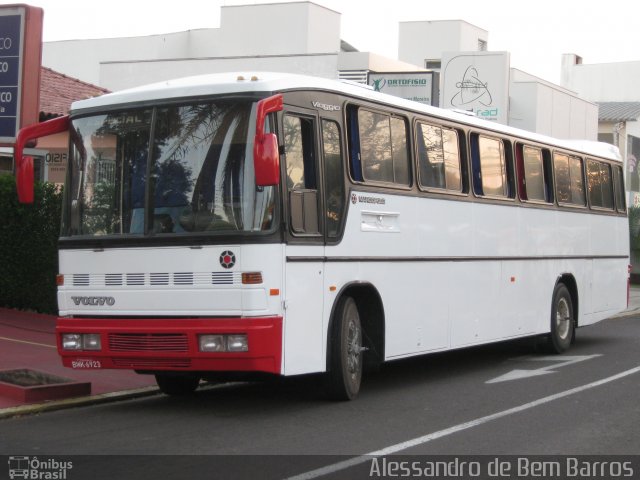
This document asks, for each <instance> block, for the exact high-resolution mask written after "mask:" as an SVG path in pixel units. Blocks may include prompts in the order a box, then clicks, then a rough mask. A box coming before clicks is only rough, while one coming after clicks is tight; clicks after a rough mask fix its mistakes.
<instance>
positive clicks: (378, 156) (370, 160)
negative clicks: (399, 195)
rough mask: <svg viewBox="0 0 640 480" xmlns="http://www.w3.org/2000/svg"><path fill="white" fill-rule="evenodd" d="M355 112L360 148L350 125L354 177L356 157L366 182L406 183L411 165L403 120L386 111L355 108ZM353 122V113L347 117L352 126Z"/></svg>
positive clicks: (355, 176)
mask: <svg viewBox="0 0 640 480" xmlns="http://www.w3.org/2000/svg"><path fill="white" fill-rule="evenodd" d="M357 113H358V115H357V123H358V125H357V126H358V138H359V141H360V145H359V150H357V149H356V146H355V141H356V137H355V135H354V132H353V129H352V131H351V133H350V138H349V140H350V153H351V168H352V175H353V178H354V180H357V179H358V172H357V166H358V159H359V160H360V161H359V165H360V167H361V169H362V170H361V175H362V179H363V180H364V181H365V182H380V183H393V184H397V185H403V186H408V185H409V183H410V173H409V170H410V167H409V151H408V144H409V142H408V140H407V131H408V129H407V123H406V121H405V120H404V119H402V118H399V117H393V116H391V115H388V114H386V113H379V112H373V111H369V110H364V109H358V110H357ZM353 123H354V117H350V119H349V125H350V126H351V127H353ZM356 150H357V151H359V155H360V156H359V157H356V153H357V152H356Z"/></svg>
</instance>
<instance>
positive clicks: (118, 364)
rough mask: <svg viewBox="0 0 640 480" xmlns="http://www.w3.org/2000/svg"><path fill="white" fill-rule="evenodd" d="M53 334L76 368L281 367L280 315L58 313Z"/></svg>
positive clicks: (67, 362)
mask: <svg viewBox="0 0 640 480" xmlns="http://www.w3.org/2000/svg"><path fill="white" fill-rule="evenodd" d="M56 339H57V345H58V353H59V354H60V356H61V357H62V363H63V365H64V366H65V367H69V368H74V369H83V370H86V369H129V370H138V371H200V372H207V371H217V372H220V371H225V372H267V373H274V374H279V373H281V371H282V368H281V367H282V317H260V318H197V319H195V318H184V319H176V318H172V319H152V318H144V319H136V318H131V319H122V318H118V319H110V318H66V317H59V318H58V321H57V325H56ZM203 345H206V346H203ZM216 348H219V349H220V350H219V351H202V350H203V349H216Z"/></svg>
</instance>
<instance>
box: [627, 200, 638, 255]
mask: <svg viewBox="0 0 640 480" xmlns="http://www.w3.org/2000/svg"><path fill="white" fill-rule="evenodd" d="M628 212H629V244H630V246H631V250H640V208H638V207H631V208H629V210H628Z"/></svg>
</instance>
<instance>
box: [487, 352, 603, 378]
mask: <svg viewBox="0 0 640 480" xmlns="http://www.w3.org/2000/svg"><path fill="white" fill-rule="evenodd" d="M601 356H602V354H600V353H596V354H594V355H564V356H562V357H559V356H557V355H554V356H550V357H527V358H525V359H524V360H527V361H529V362H555V364H554V365H549V366H548V367H542V368H537V369H535V370H518V369H516V370H511V371H510V372H509V373H505V374H504V375H500V376H499V377H496V378H493V379H491V380H487V381H486V382H485V383H498V382H508V381H509V380H520V379H522V378H530V377H537V376H539V375H546V374H548V373H556V372H555V371H554V370H555V369H556V368H560V367H566V366H567V365H573V364H574V363H579V362H584V361H585V360H590V359H592V358H596V357H601ZM516 360H517V359H516ZM520 360H523V359H520Z"/></svg>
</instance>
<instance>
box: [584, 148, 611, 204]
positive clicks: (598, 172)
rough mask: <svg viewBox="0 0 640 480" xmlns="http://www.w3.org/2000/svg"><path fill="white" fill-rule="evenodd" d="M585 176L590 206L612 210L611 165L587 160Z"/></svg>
mask: <svg viewBox="0 0 640 480" xmlns="http://www.w3.org/2000/svg"><path fill="white" fill-rule="evenodd" d="M587 178H588V187H589V203H590V204H591V206H592V207H596V208H605V209H608V210H613V208H614V207H613V184H612V180H611V165H609V164H607V163H604V162H598V161H595V160H587Z"/></svg>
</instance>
